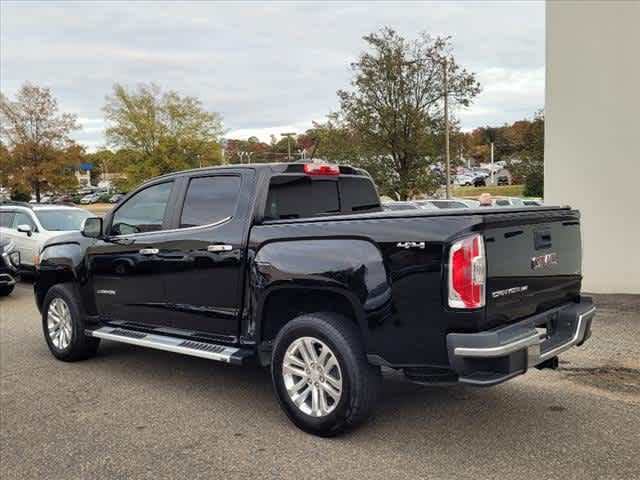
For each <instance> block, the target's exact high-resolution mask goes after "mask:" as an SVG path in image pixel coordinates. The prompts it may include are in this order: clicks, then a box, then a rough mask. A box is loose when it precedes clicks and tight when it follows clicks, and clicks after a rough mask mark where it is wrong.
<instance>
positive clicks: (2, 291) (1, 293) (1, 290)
mask: <svg viewBox="0 0 640 480" xmlns="http://www.w3.org/2000/svg"><path fill="white" fill-rule="evenodd" d="M14 288H15V285H3V286H2V287H0V297H6V296H7V295H11V292H13V289H14Z"/></svg>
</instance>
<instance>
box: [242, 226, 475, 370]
mask: <svg viewBox="0 0 640 480" xmlns="http://www.w3.org/2000/svg"><path fill="white" fill-rule="evenodd" d="M480 223H481V219H480V217H475V216H456V217H446V216H438V217H416V218H379V219H366V220H353V219H350V220H348V221H327V222H309V223H287V224H271V225H269V224H267V225H259V226H255V227H253V229H252V231H251V235H250V242H249V251H250V253H249V258H250V260H251V264H250V279H249V282H250V283H249V285H250V297H251V298H250V302H249V312H250V315H249V318H250V319H251V320H249V325H248V326H247V328H246V331H248V332H250V333H251V334H253V335H256V336H259V332H260V328H259V323H260V322H261V321H262V319H261V310H262V306H263V305H264V303H265V301H266V299H267V298H268V296H269V294H270V293H271V292H273V291H274V290H275V289H278V288H283V287H286V286H287V285H290V286H294V285H305V286H315V287H317V288H324V289H331V290H333V291H336V292H341V293H342V294H343V295H345V296H346V297H347V298H348V299H349V301H350V302H351V303H352V305H353V308H354V312H356V317H357V318H356V320H357V322H358V325H359V327H360V330H361V332H362V336H363V340H364V342H365V347H366V350H367V353H368V354H369V355H373V356H377V357H379V358H380V359H381V362H380V363H383V364H384V363H388V364H391V365H394V366H400V365H404V366H407V365H433V366H442V367H444V366H446V365H447V363H448V360H447V351H446V342H445V335H446V332H447V331H448V330H456V331H465V330H472V329H473V328H474V325H475V324H477V323H478V322H479V321H480V318H481V317H482V316H483V313H482V312H481V311H476V312H464V313H460V312H452V311H448V310H447V309H446V308H445V307H444V303H443V300H442V298H443V278H444V264H443V258H444V255H445V248H446V245H447V243H448V242H449V241H450V239H451V238H452V237H454V236H458V235H460V234H461V233H463V232H465V231H470V230H472V229H474V228H476V226H478V225H480ZM405 242H416V243H417V244H418V245H423V246H422V247H421V246H417V247H410V248H406V247H405V246H406V243H405ZM399 244H402V245H405V246H400V245H399ZM291 301H292V302H304V298H296V296H295V295H294V294H293V293H292V296H291ZM258 341H259V339H258Z"/></svg>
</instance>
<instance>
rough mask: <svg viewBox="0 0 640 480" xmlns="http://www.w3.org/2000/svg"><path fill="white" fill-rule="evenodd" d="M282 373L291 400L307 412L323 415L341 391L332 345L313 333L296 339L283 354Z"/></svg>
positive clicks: (339, 376)
mask: <svg viewBox="0 0 640 480" xmlns="http://www.w3.org/2000/svg"><path fill="white" fill-rule="evenodd" d="M282 377H283V379H284V386H285V388H286V389H287V393H288V394H289V398H290V399H291V401H292V402H293V403H294V404H295V405H296V406H297V407H298V408H299V409H300V411H302V412H303V413H306V414H307V415H311V416H313V417H324V416H325V415H328V414H330V413H331V412H332V411H333V410H334V409H335V408H336V407H337V405H338V402H339V401H340V396H341V395H342V372H341V371H340V365H339V364H338V359H337V358H336V356H335V355H334V353H333V352H332V351H331V349H330V348H329V347H328V346H327V345H326V344H325V343H323V342H321V341H320V340H318V339H317V338H313V337H301V338H298V339H296V340H295V341H294V342H293V343H291V345H289V348H287V351H286V352H285V354H284V358H283V360H282Z"/></svg>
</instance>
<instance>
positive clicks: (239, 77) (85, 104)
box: [0, 1, 544, 145]
mask: <svg viewBox="0 0 640 480" xmlns="http://www.w3.org/2000/svg"><path fill="white" fill-rule="evenodd" d="M384 25H388V26H392V27H393V28H395V29H396V30H398V31H399V32H400V33H401V34H403V35H404V36H406V37H407V38H412V37H415V36H416V35H417V34H418V33H419V32H421V31H428V32H430V33H432V34H434V35H452V37H453V43H454V53H455V55H456V58H457V60H458V61H459V62H460V63H461V64H463V65H465V66H466V67H467V68H468V69H470V70H472V71H474V72H476V73H477V74H478V78H479V79H480V81H481V83H482V85H483V93H482V94H481V95H480V97H478V99H477V101H476V102H475V103H474V105H473V106H472V107H471V108H469V109H466V110H464V111H462V110H461V111H459V112H458V117H459V118H460V120H461V123H462V125H463V127H464V128H465V129H470V128H473V127H475V126H479V125H485V124H495V123H498V124H502V123H504V122H512V121H514V120H516V119H518V118H522V117H523V116H531V115H532V114H533V112H535V111H536V110H537V109H539V108H541V107H542V106H543V101H544V3H543V2H518V3H514V2H471V1H462V2H451V1H449V2H422V3H418V2H406V3H404V2H376V3H368V2H367V3H365V2H345V3H341V2H330V3H326V2H323V3H314V2H276V1H274V2H253V1H251V2H249V1H247V2H235V3H224V2H211V3H207V2H180V3H177V2H176V3H169V2H160V3H150V2H128V3H125V2H117V1H114V2H110V3H109V2H86V3H83V2H69V3H65V2H56V3H55V4H53V3H50V2H41V3H37V2H22V3H18V2H9V1H2V2H1V3H0V83H1V84H2V89H3V92H4V93H7V94H13V93H14V92H15V91H16V90H17V89H18V88H19V86H20V84H21V83H22V82H24V81H26V80H28V81H31V82H34V83H36V84H41V85H45V86H49V87H51V88H52V90H53V91H54V93H55V94H56V96H57V97H58V99H59V101H60V105H61V107H62V108H64V109H65V110H68V111H73V112H76V113H77V114H78V115H79V116H81V117H84V118H90V119H100V118H102V111H101V109H102V106H103V105H104V98H105V95H107V94H108V93H110V91H111V89H112V85H113V83H114V82H116V81H117V82H121V83H124V84H126V85H130V86H134V85H135V84H137V83H140V82H151V81H153V82H155V83H158V84H159V85H160V86H161V87H163V88H166V89H173V90H177V91H178V92H180V93H182V94H188V95H195V96H197V97H199V98H200V99H202V101H203V103H204V104H205V106H206V108H208V109H210V110H212V111H216V112H219V113H221V114H222V115H223V116H224V121H225V126H226V128H227V129H229V130H230V132H229V133H230V134H234V135H235V134H237V135H247V136H248V133H251V132H253V133H256V132H257V133H258V134H259V136H260V138H262V139H264V140H267V139H268V134H269V133H270V132H273V131H278V130H281V129H282V128H285V130H289V129H292V128H293V129H295V130H299V131H302V130H304V129H306V128H308V127H310V126H311V121H312V120H322V119H323V118H324V116H325V115H326V114H327V113H328V112H329V111H331V110H335V109H336V108H337V106H338V102H337V97H336V94H335V92H336V90H338V89H340V88H346V87H348V86H349V79H350V71H349V62H351V61H353V60H354V59H355V58H356V56H357V55H358V53H359V52H360V51H361V50H362V49H363V48H364V42H363V41H362V36H363V35H366V34H367V33H370V32H372V31H374V30H377V29H379V28H380V27H382V26H384ZM103 128H104V124H103V123H102V124H100V123H99V122H96V123H93V124H88V123H87V124H86V125H85V128H84V130H83V131H82V132H80V133H79V134H78V139H79V140H81V141H83V142H86V143H87V144H90V145H101V144H104V138H103V134H102V131H103Z"/></svg>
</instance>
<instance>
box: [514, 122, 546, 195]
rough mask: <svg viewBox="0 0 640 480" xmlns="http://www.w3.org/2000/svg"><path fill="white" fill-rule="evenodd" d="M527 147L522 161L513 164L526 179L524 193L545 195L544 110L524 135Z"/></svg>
mask: <svg viewBox="0 0 640 480" xmlns="http://www.w3.org/2000/svg"><path fill="white" fill-rule="evenodd" d="M524 144H525V148H524V150H523V152H522V159H521V161H520V163H518V164H516V165H512V166H511V168H512V169H513V170H514V173H516V174H518V175H520V176H522V177H523V179H524V184H525V185H524V195H525V196H527V197H543V196H544V112H543V111H539V112H537V113H536V116H535V118H534V119H533V121H532V122H531V125H530V127H529V130H528V132H527V133H526V134H525V135H524ZM514 167H515V168H514Z"/></svg>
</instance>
